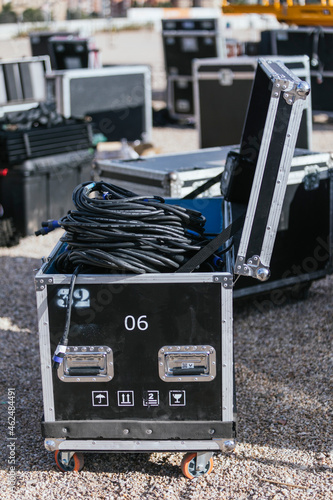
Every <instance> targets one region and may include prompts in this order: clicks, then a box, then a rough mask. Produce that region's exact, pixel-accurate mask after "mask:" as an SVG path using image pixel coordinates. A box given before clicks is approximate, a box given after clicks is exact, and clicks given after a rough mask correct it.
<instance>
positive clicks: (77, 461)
mask: <svg viewBox="0 0 333 500" xmlns="http://www.w3.org/2000/svg"><path fill="white" fill-rule="evenodd" d="M54 458H55V462H56V464H57V467H58V469H60V470H61V472H73V471H77V472H79V471H80V470H82V469H83V466H84V456H83V454H82V453H74V455H73V456H72V457H71V459H70V461H69V463H68V464H67V463H66V464H65V463H64V462H63V460H62V452H61V451H59V450H57V451H56V452H55V454H54Z"/></svg>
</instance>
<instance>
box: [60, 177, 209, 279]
mask: <svg viewBox="0 0 333 500" xmlns="http://www.w3.org/2000/svg"><path fill="white" fill-rule="evenodd" d="M73 202H74V205H75V207H76V210H72V211H70V212H68V214H67V215H66V216H65V217H63V218H62V219H60V220H59V221H58V222H59V225H60V226H61V227H63V228H64V229H65V231H66V232H65V234H64V236H63V237H62V238H61V241H63V242H64V243H66V244H67V246H66V249H65V251H64V252H63V253H61V254H60V255H59V256H58V257H57V259H56V262H55V265H56V268H57V270H58V271H59V272H64V273H72V272H73V271H74V269H76V268H77V267H78V266H81V269H82V271H85V272H90V271H91V272H94V273H96V269H103V272H111V273H119V272H126V273H139V274H142V273H156V272H173V271H175V270H176V269H178V268H179V267H180V265H181V264H182V263H183V262H184V261H185V260H187V259H188V258H190V257H191V256H192V255H193V254H194V253H195V252H197V251H198V250H200V248H201V247H202V246H203V245H205V244H206V243H207V242H208V240H207V239H206V237H205V236H204V235H203V233H204V225H205V221H206V219H205V217H204V216H203V215H202V214H201V213H200V212H198V211H196V210H192V209H185V208H183V207H181V206H178V205H170V204H167V203H165V201H164V199H163V198H161V197H157V196H154V197H145V196H138V195H136V194H135V193H132V192H131V191H127V190H125V189H123V188H120V187H119V186H115V185H113V184H108V183H106V182H96V183H94V182H93V183H91V182H90V183H84V184H81V185H79V186H77V187H76V188H75V190H74V191H73Z"/></svg>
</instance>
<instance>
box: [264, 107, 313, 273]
mask: <svg viewBox="0 0 333 500" xmlns="http://www.w3.org/2000/svg"><path fill="white" fill-rule="evenodd" d="M303 107H304V100H303V99H297V100H296V101H295V103H294V104H293V109H292V112H291V117H290V120H289V124H288V129H287V135H286V140H285V143H284V147H283V152H282V156H281V159H280V165H279V173H278V176H277V181H276V184H275V188H274V193H273V198H272V203H271V209H270V211H269V215H268V220H267V225H266V232H265V235H264V239H263V242H262V247H261V253H260V261H261V263H262V264H263V265H264V266H267V267H269V263H270V260H271V256H272V252H273V246H274V241H275V236H276V232H277V227H278V224H279V220H280V214H281V210H282V205H283V200H284V195H285V192H286V189H287V182H288V175H289V171H290V167H291V161H292V157H293V154H294V149H295V144H296V139H297V133H298V130H299V126H300V123H301V118H302V111H303Z"/></svg>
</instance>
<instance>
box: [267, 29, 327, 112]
mask: <svg viewBox="0 0 333 500" xmlns="http://www.w3.org/2000/svg"><path fill="white" fill-rule="evenodd" d="M260 53H261V54H262V55H266V54H272V55H277V56H290V55H307V56H308V57H309V59H310V67H311V96H312V109H313V110H314V111H316V112H328V113H332V111H333V100H332V99H331V97H330V96H331V95H332V89H333V28H332V27H323V26H301V27H297V28H288V29H278V30H270V31H263V32H262V33H261V43H260Z"/></svg>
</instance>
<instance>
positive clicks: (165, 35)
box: [162, 19, 226, 119]
mask: <svg viewBox="0 0 333 500" xmlns="http://www.w3.org/2000/svg"><path fill="white" fill-rule="evenodd" d="M162 41H163V49H164V60H165V72H166V75H167V108H168V110H169V113H170V115H171V116H172V117H174V118H176V119H186V118H193V116H194V103H193V78H192V61H193V59H200V58H207V57H222V56H225V55H226V49H225V41H224V40H223V39H222V36H221V33H220V28H219V20H218V19H162Z"/></svg>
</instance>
